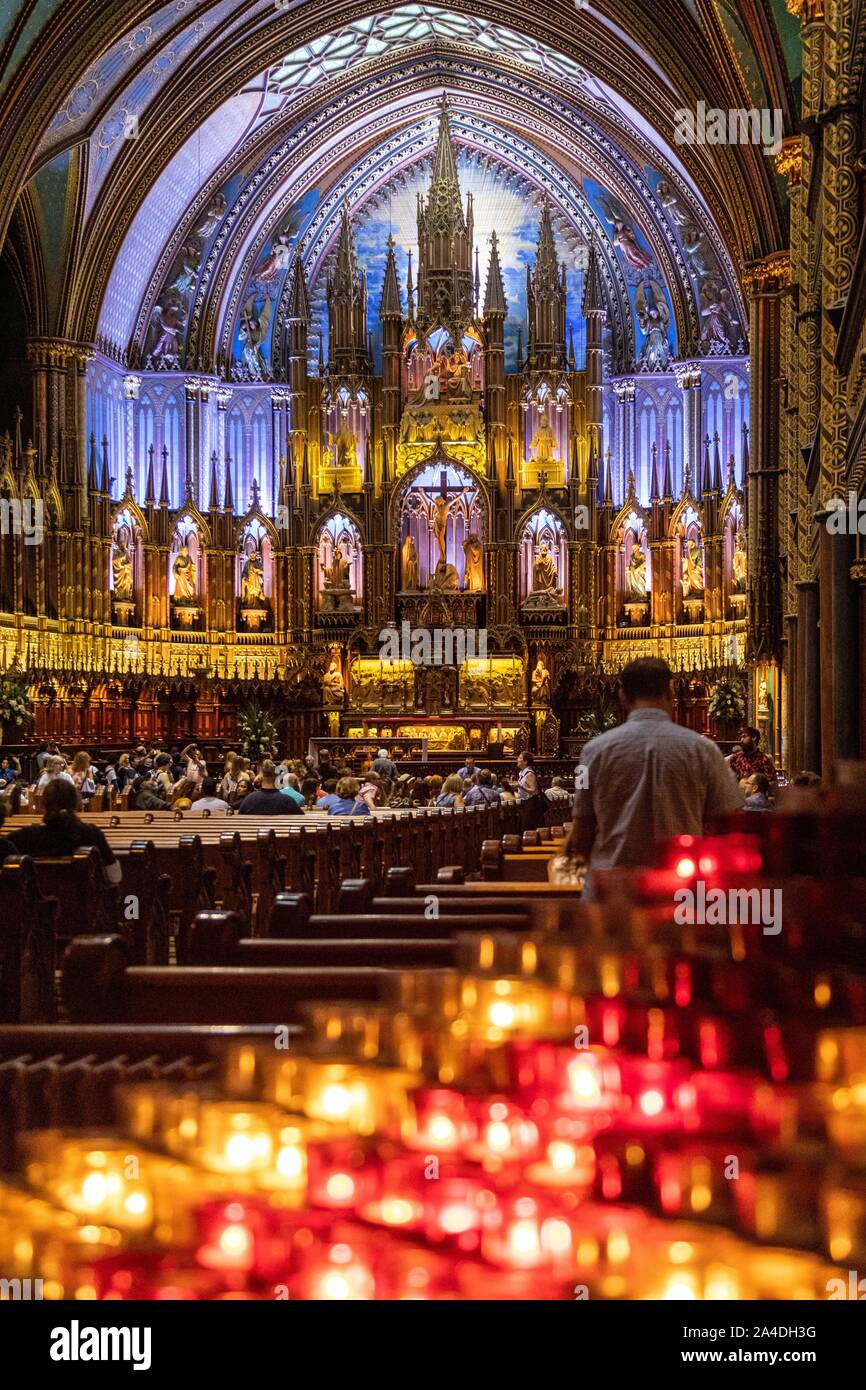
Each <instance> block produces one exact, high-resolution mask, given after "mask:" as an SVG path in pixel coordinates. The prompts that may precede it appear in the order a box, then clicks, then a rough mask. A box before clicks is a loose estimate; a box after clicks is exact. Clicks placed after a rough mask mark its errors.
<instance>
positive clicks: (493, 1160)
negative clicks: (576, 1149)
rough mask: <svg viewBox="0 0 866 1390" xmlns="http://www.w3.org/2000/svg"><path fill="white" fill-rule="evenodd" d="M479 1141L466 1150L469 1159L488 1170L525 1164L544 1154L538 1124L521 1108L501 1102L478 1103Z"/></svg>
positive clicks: (473, 1142) (473, 1141)
mask: <svg viewBox="0 0 866 1390" xmlns="http://www.w3.org/2000/svg"><path fill="white" fill-rule="evenodd" d="M474 1118H475V1132H476V1137H475V1138H474V1139H471V1140H470V1141H469V1143H467V1144H466V1145H465V1146H464V1153H465V1155H466V1157H467V1158H474V1159H477V1160H478V1161H479V1162H480V1163H483V1164H484V1165H485V1166H491V1165H492V1166H493V1167H498V1166H500V1165H501V1164H503V1163H525V1162H527V1160H529V1159H533V1158H536V1157H537V1156H538V1154H539V1152H540V1150H541V1134H540V1131H539V1128H538V1124H537V1123H536V1121H535V1120H533V1119H532V1118H531V1116H529V1115H528V1114H527V1113H526V1111H525V1110H523V1108H522V1107H521V1106H519V1105H514V1104H513V1103H512V1102H511V1101H507V1100H504V1099H501V1098H492V1099H489V1100H484V1101H477V1102H475V1106H474Z"/></svg>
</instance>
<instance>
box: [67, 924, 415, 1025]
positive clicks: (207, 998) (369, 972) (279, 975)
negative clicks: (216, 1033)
mask: <svg viewBox="0 0 866 1390" xmlns="http://www.w3.org/2000/svg"><path fill="white" fill-rule="evenodd" d="M388 976H389V972H388V971H387V970H380V969H375V968H367V967H354V968H348V967H346V968H339V967H335V968H333V969H331V968H328V967H321V968H308V967H304V968H302V969H295V970H292V969H271V968H262V969H259V968H255V967H252V968H241V967H219V966H217V967H197V966H174V967H171V966H169V967H163V966H146V965H141V966H137V965H130V963H129V949H128V947H127V945H126V943H125V942H124V940H123V939H122V938H121V937H118V936H100V937H78V938H76V939H75V940H74V941H73V942H71V944H70V946H69V949H68V950H67V952H66V957H65V960H64V965H63V977H62V997H63V1002H64V1005H65V1007H66V1009H67V1011H68V1014H69V1017H70V1019H71V1020H72V1021H73V1022H75V1023H79V1022H80V1023H97V1022H107V1023H213V1024H218V1023H238V1024H242V1023H261V1022H263V1021H271V1022H272V1023H273V1024H274V1025H275V1026H280V1025H282V1024H289V1023H293V1022H296V1021H297V1017H298V1008H299V1005H300V1004H301V1003H302V1002H303V1001H305V1000H325V999H358V1000H367V1001H370V1002H373V1001H377V1000H380V999H381V998H382V997H383V991H384V990H385V987H386V983H387V979H388Z"/></svg>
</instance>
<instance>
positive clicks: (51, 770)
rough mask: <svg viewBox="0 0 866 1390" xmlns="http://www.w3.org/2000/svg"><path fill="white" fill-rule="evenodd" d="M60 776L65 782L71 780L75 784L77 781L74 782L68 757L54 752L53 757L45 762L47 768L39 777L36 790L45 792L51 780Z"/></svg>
mask: <svg viewBox="0 0 866 1390" xmlns="http://www.w3.org/2000/svg"><path fill="white" fill-rule="evenodd" d="M58 777H59V778H61V779H62V780H63V781H64V782H69V783H71V784H72V785H73V786H74V785H75V783H74V782H72V775H71V773H70V772H69V771H68V770H67V767H66V759H65V758H63V757H61V756H59V755H58V754H54V755H53V756H52V757H50V758H49V759H48V762H47V763H46V764H45V770H44V772H43V773H42V776H41V777H40V778H39V781H38V782H37V783H36V790H37V791H38V792H44V791H45V789H46V787H47V786H48V785H49V784H50V783H51V782H53V781H55V780H56V779H57V778H58Z"/></svg>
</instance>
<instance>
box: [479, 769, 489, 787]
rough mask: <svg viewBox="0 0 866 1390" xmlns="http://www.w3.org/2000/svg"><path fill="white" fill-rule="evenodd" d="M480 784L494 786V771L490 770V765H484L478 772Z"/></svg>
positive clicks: (480, 785)
mask: <svg viewBox="0 0 866 1390" xmlns="http://www.w3.org/2000/svg"><path fill="white" fill-rule="evenodd" d="M478 785H479V787H492V786H493V773H492V772H491V771H490V768H489V767H483V768H482V769H481V771H480V772H479V774H478Z"/></svg>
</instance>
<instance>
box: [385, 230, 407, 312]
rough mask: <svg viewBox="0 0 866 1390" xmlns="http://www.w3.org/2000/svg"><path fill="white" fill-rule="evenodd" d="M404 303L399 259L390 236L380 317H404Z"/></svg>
mask: <svg viewBox="0 0 866 1390" xmlns="http://www.w3.org/2000/svg"><path fill="white" fill-rule="evenodd" d="M402 317H403V305H402V304H401V302H400V281H399V279H398V278H397V261H396V258H395V256H394V238H393V237H392V236H389V237H388V257H387V260H386V261H385V279H384V282H383V284H382V298H381V300H380V302H379V318H380V319H389V318H393V319H402Z"/></svg>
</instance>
